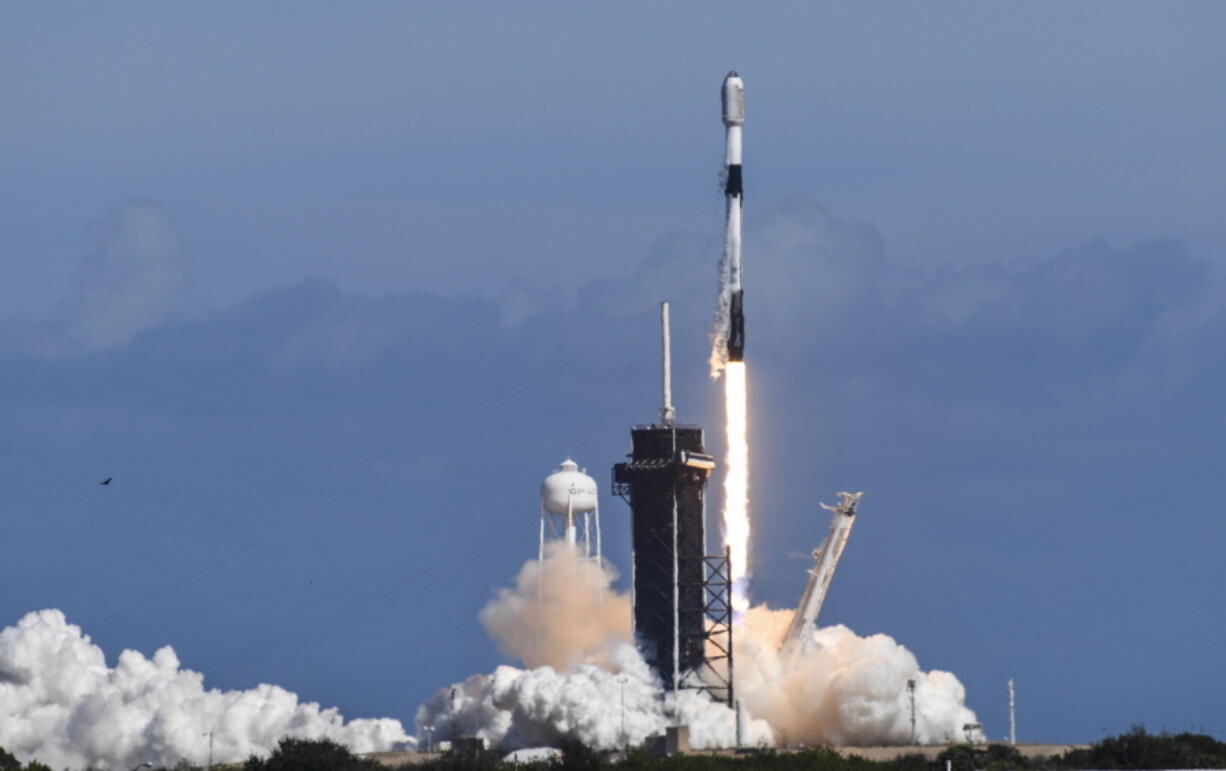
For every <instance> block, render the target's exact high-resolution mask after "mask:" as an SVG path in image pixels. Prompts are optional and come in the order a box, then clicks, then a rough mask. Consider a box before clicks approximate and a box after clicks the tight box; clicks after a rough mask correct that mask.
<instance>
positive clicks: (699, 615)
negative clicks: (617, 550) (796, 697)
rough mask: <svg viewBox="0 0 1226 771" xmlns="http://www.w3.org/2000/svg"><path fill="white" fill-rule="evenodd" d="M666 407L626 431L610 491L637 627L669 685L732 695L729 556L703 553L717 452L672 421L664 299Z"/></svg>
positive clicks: (694, 430) (694, 429)
mask: <svg viewBox="0 0 1226 771" xmlns="http://www.w3.org/2000/svg"><path fill="white" fill-rule="evenodd" d="M661 320H662V322H663V339H664V405H663V408H662V409H661V418H660V422H658V423H653V424H651V425H645V426H634V427H633V428H632V429H631V430H630V444H631V451H630V456H629V460H628V461H625V462H623V463H618V464H616V465H615V466H614V467H613V491H614V493H616V494H617V495H619V496H621V497H622V498H623V499H625V500H626V502H627V503H628V504H629V505H630V512H631V517H632V526H631V530H632V539H633V547H634V632H635V637H636V639H637V641H638V643H639V645H640V646H641V648H642V650H643V652H644V654H645V656H646V658H647V660H648V661H650V662H651V663H652V665H653V666H654V667H655V669H656V671H657V672H658V673H659V674H660V678H661V679H662V680H663V681H664V684H665V686H666V687H667V688H671V689H673V690H676V689H680V688H695V689H699V690H704V691H708V692H710V693H711V694H712V695H713V696H714V697H715V698H718V699H719V700H720V701H727V703H728V705H729V706H732V703H733V693H732V606H731V596H730V590H731V581H730V580H729V575H730V574H729V571H728V554H727V552H725V553H724V554H719V555H708V554H707V553H706V527H705V522H704V514H705V505H704V497H705V493H706V485H707V479H708V478H709V477H710V476H711V472H712V470H713V469H714V468H715V459H714V458H712V457H711V456H710V455H708V454H707V453H706V450H705V448H704V446H703V431H702V428H701V427H699V426H693V425H679V424H677V423H676V421H675V419H674V411H673V407H672V394H671V383H670V373H669V364H670V362H669V335H668V303H664V304H663V305H662V308H661Z"/></svg>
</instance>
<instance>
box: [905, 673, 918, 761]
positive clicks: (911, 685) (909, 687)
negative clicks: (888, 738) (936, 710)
mask: <svg viewBox="0 0 1226 771" xmlns="http://www.w3.org/2000/svg"><path fill="white" fill-rule="evenodd" d="M907 692H908V693H909V694H910V695H911V746H912V747H914V746H915V744H916V736H915V680H908V681H907Z"/></svg>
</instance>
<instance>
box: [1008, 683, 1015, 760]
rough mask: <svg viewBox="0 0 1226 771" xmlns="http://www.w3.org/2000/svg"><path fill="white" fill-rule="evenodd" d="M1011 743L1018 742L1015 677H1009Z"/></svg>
mask: <svg viewBox="0 0 1226 771" xmlns="http://www.w3.org/2000/svg"><path fill="white" fill-rule="evenodd" d="M1009 744H1012V745H1016V744H1017V705H1016V704H1015V703H1014V700H1013V678H1012V677H1011V678H1009Z"/></svg>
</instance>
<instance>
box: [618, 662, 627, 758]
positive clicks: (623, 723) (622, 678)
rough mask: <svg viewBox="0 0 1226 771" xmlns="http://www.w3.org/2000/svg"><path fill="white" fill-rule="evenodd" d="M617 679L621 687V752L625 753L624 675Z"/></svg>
mask: <svg viewBox="0 0 1226 771" xmlns="http://www.w3.org/2000/svg"><path fill="white" fill-rule="evenodd" d="M617 681H618V682H619V683H620V684H621V687H622V754H625V752H626V743H627V742H628V738H627V736H626V676H625V675H622V676H621V677H619V678H618V679H617Z"/></svg>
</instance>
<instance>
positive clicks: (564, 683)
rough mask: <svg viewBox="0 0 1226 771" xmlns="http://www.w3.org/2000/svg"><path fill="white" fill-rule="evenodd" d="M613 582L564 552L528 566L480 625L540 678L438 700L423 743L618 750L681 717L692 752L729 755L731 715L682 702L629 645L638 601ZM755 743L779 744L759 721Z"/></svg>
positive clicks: (497, 675)
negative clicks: (459, 740)
mask: <svg viewBox="0 0 1226 771" xmlns="http://www.w3.org/2000/svg"><path fill="white" fill-rule="evenodd" d="M615 577H616V575H615V574H614V573H613V572H612V570H611V569H610V568H608V567H604V568H602V567H599V566H597V565H596V563H595V562H592V561H589V560H584V559H581V558H580V556H579V552H578V551H577V550H576V549H574V548H573V547H568V546H567V545H566V544H564V543H556V544H552V545H551V546H550V548H549V550H548V551H547V553H546V556H545V561H544V562H543V563H539V562H537V561H536V560H532V561H530V562H528V563H526V564H525V565H524V566H523V568H522V569H521V570H520V572H519V576H518V577H517V579H516V582H515V588H514V589H504V590H502V591H501V592H499V594H498V596H497V597H496V598H495V599H494V600H493V601H491V602H490V604H489V605H487V606H486V607H485V609H484V610H482V611H481V621H482V623H483V624H484V625H485V628H486V631H488V632H489V633H490V636H491V637H493V638H494V641H495V642H496V643H497V644H498V648H499V650H501V651H502V652H503V653H504V654H506V655H508V656H510V657H512V658H515V659H517V660H519V661H521V662H524V663H525V664H527V665H528V666H529V667H534V668H531V669H517V668H515V667H507V666H503V667H499V668H498V669H496V670H495V671H494V672H493V674H490V675H473V676H472V677H470V678H468V679H467V680H465V681H464V682H463V683H457V684H456V685H454V686H451V687H449V688H443V689H441V690H439V691H438V692H437V693H436V694H435V695H434V697H433V698H432V699H431V700H430V701H428V702H427V703H425V704H423V705H422V706H421V708H420V709H418V711H417V723H418V725H419V726H421V727H422V729H423V733H424V732H429V733H430V734H431V736H432V738H433V739H434V740H435V741H439V740H444V739H451V738H454V737H457V736H474V735H475V736H479V737H481V738H483V739H485V741H486V743H487V744H489V745H490V746H494V747H501V748H503V749H508V750H513V749H518V748H520V747H533V746H540V745H556V744H557V743H558V742H559V741H561V740H563V739H577V740H579V741H581V742H583V743H584V744H586V745H588V746H590V747H595V748H598V749H613V748H616V747H621V746H624V745H627V744H629V745H637V744H641V743H642V742H643V740H644V739H646V738H647V737H649V736H654V735H657V734H662V733H663V732H664V729H665V728H666V727H668V726H669V725H671V724H672V714H673V712H674V711H678V712H679V714H680V715H681V719H682V722H684V723H686V724H688V725H689V726H690V742H691V744H693V746H695V747H726V746H729V745H731V744H732V742H733V741H734V739H735V735H736V717H735V714H734V713H733V712H732V710H730V709H728V708H727V707H725V706H723V705H720V704H716V703H715V702H713V701H711V700H710V699H709V698H707V697H706V696H704V695H702V694H700V693H698V692H695V691H682V692H681V693H680V694H679V695H678V700H677V701H676V702H674V697H673V694H672V693H667V694H666V693H665V692H664V690H663V688H662V687H661V684H660V681H659V680H658V679H657V678H656V676H655V673H654V672H653V671H652V669H651V668H650V667H649V666H648V665H647V662H645V661H644V660H643V657H642V656H641V655H639V652H638V650H637V649H636V648H635V647H634V646H633V645H632V644H631V643H630V599H629V598H628V597H627V596H626V595H624V594H620V593H618V592H616V591H613V589H611V588H610V585H611V584H612V582H613V580H614V578H615ZM623 704H624V705H625V706H624V710H623V706H622V705H623ZM623 725H624V728H623ZM419 736H420V735H419ZM420 738H424V736H422V737H420ZM751 741H753V742H754V743H762V744H767V743H769V742H770V741H771V734H770V729H769V727H768V726H767V725H766V724H765V723H764V722H762V721H755V722H754V724H753V726H752V728H751Z"/></svg>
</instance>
